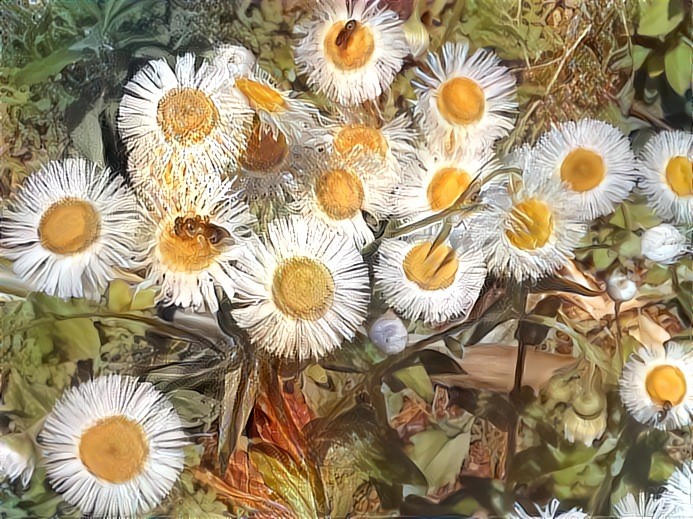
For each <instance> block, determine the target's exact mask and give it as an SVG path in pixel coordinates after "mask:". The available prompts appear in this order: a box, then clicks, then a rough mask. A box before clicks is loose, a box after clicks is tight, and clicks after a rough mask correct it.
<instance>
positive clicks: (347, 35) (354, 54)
mask: <svg viewBox="0 0 693 519" xmlns="http://www.w3.org/2000/svg"><path fill="white" fill-rule="evenodd" d="M354 23H355V28H354V29H353V31H348V29H347V28H346V25H347V22H346V21H340V22H337V23H335V24H334V25H333V26H332V27H330V28H329V30H328V31H327V34H326V35H325V40H324V42H323V45H324V49H325V55H326V56H327V57H328V58H329V59H330V61H332V63H334V66H335V67H337V68H338V69H340V70H355V69H359V68H361V67H363V66H364V65H365V64H366V63H368V61H369V60H370V58H371V56H372V55H373V51H374V50H375V40H374V39H373V32H372V31H371V29H370V28H368V27H367V26H365V25H363V24H362V23H359V22H354Z"/></svg>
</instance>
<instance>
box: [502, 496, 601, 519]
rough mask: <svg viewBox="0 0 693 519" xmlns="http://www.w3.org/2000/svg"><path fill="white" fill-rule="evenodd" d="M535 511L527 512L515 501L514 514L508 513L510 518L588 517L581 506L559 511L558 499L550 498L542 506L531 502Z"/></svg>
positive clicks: (561, 518)
mask: <svg viewBox="0 0 693 519" xmlns="http://www.w3.org/2000/svg"><path fill="white" fill-rule="evenodd" d="M533 505H534V507H535V508H536V512H529V511H527V510H526V509H525V508H523V507H522V505H520V504H519V503H515V506H514V510H515V514H510V518H511V519H587V517H589V516H588V515H587V514H586V513H585V512H583V511H582V509H581V508H577V507H575V508H571V509H570V510H568V511H567V512H559V511H558V508H559V507H560V506H561V503H560V501H558V499H552V500H551V501H550V502H549V503H548V504H547V505H546V506H545V507H544V508H542V507H541V506H539V505H538V504H536V503H533Z"/></svg>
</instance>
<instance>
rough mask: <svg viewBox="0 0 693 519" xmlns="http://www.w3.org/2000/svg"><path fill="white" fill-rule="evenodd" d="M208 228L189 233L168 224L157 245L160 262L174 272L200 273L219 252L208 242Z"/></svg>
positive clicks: (209, 235)
mask: <svg viewBox="0 0 693 519" xmlns="http://www.w3.org/2000/svg"><path fill="white" fill-rule="evenodd" d="M210 237H211V233H209V231H208V228H207V227H204V226H203V228H201V229H195V230H193V231H192V232H189V231H188V230H186V229H185V226H183V225H181V226H179V227H178V228H177V227H176V226H175V224H173V223H172V224H170V225H169V226H168V228H167V229H165V230H164V231H163V232H162V233H161V236H160V238H159V243H158V245H157V247H158V251H159V255H160V258H161V262H162V263H163V264H164V265H165V266H166V267H167V268H169V269H170V270H172V271H174V272H185V273H191V272H201V271H202V270H204V269H206V268H207V267H209V266H210V265H211V264H212V262H213V261H214V258H216V257H217V256H218V255H219V254H221V250H220V249H218V248H217V247H216V246H215V245H214V244H212V243H211V242H210Z"/></svg>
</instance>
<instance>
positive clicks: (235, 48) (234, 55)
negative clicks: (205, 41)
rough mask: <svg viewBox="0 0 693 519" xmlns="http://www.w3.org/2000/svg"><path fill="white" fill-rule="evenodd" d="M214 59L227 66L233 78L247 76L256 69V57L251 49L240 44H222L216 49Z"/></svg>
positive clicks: (215, 61)
mask: <svg viewBox="0 0 693 519" xmlns="http://www.w3.org/2000/svg"><path fill="white" fill-rule="evenodd" d="M212 61H213V62H214V64H215V65H217V66H221V67H224V68H226V70H227V72H228V74H229V76H231V77H232V78H235V77H241V76H247V75H249V74H252V72H253V70H254V69H255V63H256V61H257V60H256V58H255V55H254V54H253V53H252V51H250V50H249V49H246V48H245V47H242V46H240V45H220V46H219V47H217V48H216V49H214V56H213V57H212Z"/></svg>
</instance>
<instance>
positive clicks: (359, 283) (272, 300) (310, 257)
mask: <svg viewBox="0 0 693 519" xmlns="http://www.w3.org/2000/svg"><path fill="white" fill-rule="evenodd" d="M239 269H240V270H241V271H240V273H239V274H238V275H237V276H236V278H235V279H234V284H235V286H236V296H235V299H234V303H235V305H234V309H233V310H232V312H231V313H232V315H233V317H234V319H235V320H236V322H237V323H238V325H239V326H240V327H241V328H246V329H247V330H248V333H249V335H250V337H251V340H252V342H253V344H255V345H257V346H258V347H260V348H263V349H264V350H266V351H268V352H269V353H271V354H273V355H277V356H279V357H284V358H294V359H297V360H305V359H311V358H312V359H316V358H320V357H322V356H324V355H326V354H328V353H330V352H331V351H333V350H335V349H337V348H339V347H340V345H341V344H342V342H343V341H344V340H345V339H352V338H353V337H354V332H355V331H356V329H357V327H358V326H360V325H361V324H362V323H363V321H364V319H365V317H366V313H367V306H368V300H369V296H370V289H369V279H368V268H367V267H366V264H365V263H364V262H363V259H362V258H361V255H360V254H359V253H358V251H357V250H356V248H354V246H353V244H352V243H350V241H349V240H348V239H347V237H346V236H344V235H342V234H340V233H338V232H336V231H334V230H333V229H330V228H329V227H327V226H326V225H324V224H323V223H321V222H320V221H319V220H316V219H310V218H309V219H304V218H302V217H299V216H292V217H289V218H285V219H280V220H275V221H274V222H272V223H270V224H269V227H268V231H267V235H266V236H265V238H264V240H263V241H262V242H261V243H257V246H256V247H254V248H252V249H251V250H248V255H247V257H246V258H245V259H244V260H243V261H242V262H240V263H239Z"/></svg>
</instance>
